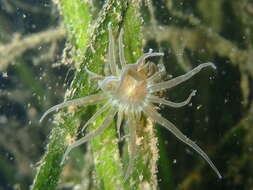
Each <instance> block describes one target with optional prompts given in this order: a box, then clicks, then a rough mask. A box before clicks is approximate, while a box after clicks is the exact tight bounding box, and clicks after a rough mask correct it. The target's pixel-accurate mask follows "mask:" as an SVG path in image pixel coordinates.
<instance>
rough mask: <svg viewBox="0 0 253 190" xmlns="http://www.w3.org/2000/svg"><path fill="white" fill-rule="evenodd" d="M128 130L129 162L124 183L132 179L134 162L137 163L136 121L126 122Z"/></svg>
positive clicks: (131, 119)
mask: <svg viewBox="0 0 253 190" xmlns="http://www.w3.org/2000/svg"><path fill="white" fill-rule="evenodd" d="M126 128H127V129H129V141H128V143H129V162H128V166H127V170H126V173H125V174H124V178H123V183H125V182H126V180H127V179H128V178H129V177H130V175H131V173H132V171H133V167H134V161H135V155H136V151H137V148H136V123H135V119H133V118H128V120H127V121H126Z"/></svg>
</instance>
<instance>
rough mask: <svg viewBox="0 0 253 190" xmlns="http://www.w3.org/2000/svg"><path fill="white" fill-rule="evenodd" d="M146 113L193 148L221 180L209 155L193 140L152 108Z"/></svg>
mask: <svg viewBox="0 0 253 190" xmlns="http://www.w3.org/2000/svg"><path fill="white" fill-rule="evenodd" d="M143 111H144V113H145V114H146V115H147V116H148V117H150V118H151V119H153V120H154V122H156V123H159V124H160V125H162V126H164V127H165V128H166V129H168V130H169V131H170V132H171V133H172V134H174V135H175V136H176V137H177V138H178V139H179V140H181V141H182V142H184V143H185V144H187V145H188V146H190V147H192V148H193V149H194V150H195V151H196V152H198V153H199V154H200V155H201V156H202V157H203V158H204V159H205V160H206V161H207V163H208V164H209V165H210V166H211V168H212V169H213V170H214V171H215V173H216V174H217V175H218V177H219V178H220V179H221V178H222V177H221V174H220V172H219V171H218V169H217V168H216V167H215V165H214V164H213V162H212V161H211V160H210V158H209V157H208V156H207V154H206V153H205V152H204V151H203V150H202V149H201V148H200V147H199V146H198V145H197V144H196V143H194V142H193V141H192V140H191V139H189V138H187V137H186V136H185V135H184V134H183V133H182V132H181V131H180V130H179V129H177V128H176V126H175V125H174V124H172V123H171V122H169V121H168V120H166V119H165V118H163V117H162V116H161V115H160V114H159V113H157V112H156V111H155V110H154V109H153V108H152V107H150V106H149V107H146V108H144V109H143Z"/></svg>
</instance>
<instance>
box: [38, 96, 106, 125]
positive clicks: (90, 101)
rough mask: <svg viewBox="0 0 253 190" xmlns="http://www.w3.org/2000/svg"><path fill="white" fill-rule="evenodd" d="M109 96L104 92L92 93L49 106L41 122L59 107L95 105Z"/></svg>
mask: <svg viewBox="0 0 253 190" xmlns="http://www.w3.org/2000/svg"><path fill="white" fill-rule="evenodd" d="M107 98H108V97H107V96H106V94H104V93H102V94H95V95H91V96H86V97H83V98H77V99H73V100H69V101H66V102H62V103H60V104H57V105H55V106H53V107H51V108H49V109H48V110H47V111H46V112H45V113H44V114H43V115H42V117H41V118H40V121H39V122H42V121H43V119H44V118H45V117H46V116H47V115H48V114H49V113H51V112H53V111H58V110H59V109H62V108H65V107H68V106H88V105H94V104H100V103H102V102H103V101H105V100H106V99H107Z"/></svg>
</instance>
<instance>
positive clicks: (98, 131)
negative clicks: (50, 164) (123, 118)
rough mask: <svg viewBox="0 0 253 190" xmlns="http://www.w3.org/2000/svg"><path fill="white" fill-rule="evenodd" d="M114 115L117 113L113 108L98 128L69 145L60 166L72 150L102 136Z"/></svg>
mask: <svg viewBox="0 0 253 190" xmlns="http://www.w3.org/2000/svg"><path fill="white" fill-rule="evenodd" d="M116 113H117V111H116V109H114V108H113V109H111V110H110V111H109V112H108V114H107V116H105V120H104V121H103V123H102V124H101V126H100V127H99V128H97V129H95V130H94V131H91V132H90V133H88V134H87V135H86V136H85V137H82V138H81V139H79V140H77V141H75V142H74V143H73V144H71V145H69V146H68V148H67V150H66V151H65V153H64V155H63V157H62V161H61V165H62V164H63V162H64V160H65V159H66V156H67V155H68V154H69V152H70V151H71V150H72V149H73V148H75V147H78V146H79V145H81V144H83V143H86V142H87V141H89V140H91V139H93V138H94V137H96V136H98V135H100V134H102V133H103V132H104V130H105V129H106V128H107V127H108V126H109V125H110V124H111V122H112V120H113V118H114V116H115V115H116Z"/></svg>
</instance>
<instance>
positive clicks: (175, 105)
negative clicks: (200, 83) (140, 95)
mask: <svg viewBox="0 0 253 190" xmlns="http://www.w3.org/2000/svg"><path fill="white" fill-rule="evenodd" d="M196 92H197V91H196V90H193V91H192V92H191V94H190V95H189V96H188V98H187V99H186V100H185V101H183V102H178V103H177V102H171V101H169V100H165V99H162V98H159V97H157V96H153V95H151V96H149V97H148V100H149V101H150V102H151V103H157V104H164V105H167V106H170V107H173V108H180V107H183V106H185V105H187V104H189V102H190V101H191V98H192V97H193V96H195V95H196Z"/></svg>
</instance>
